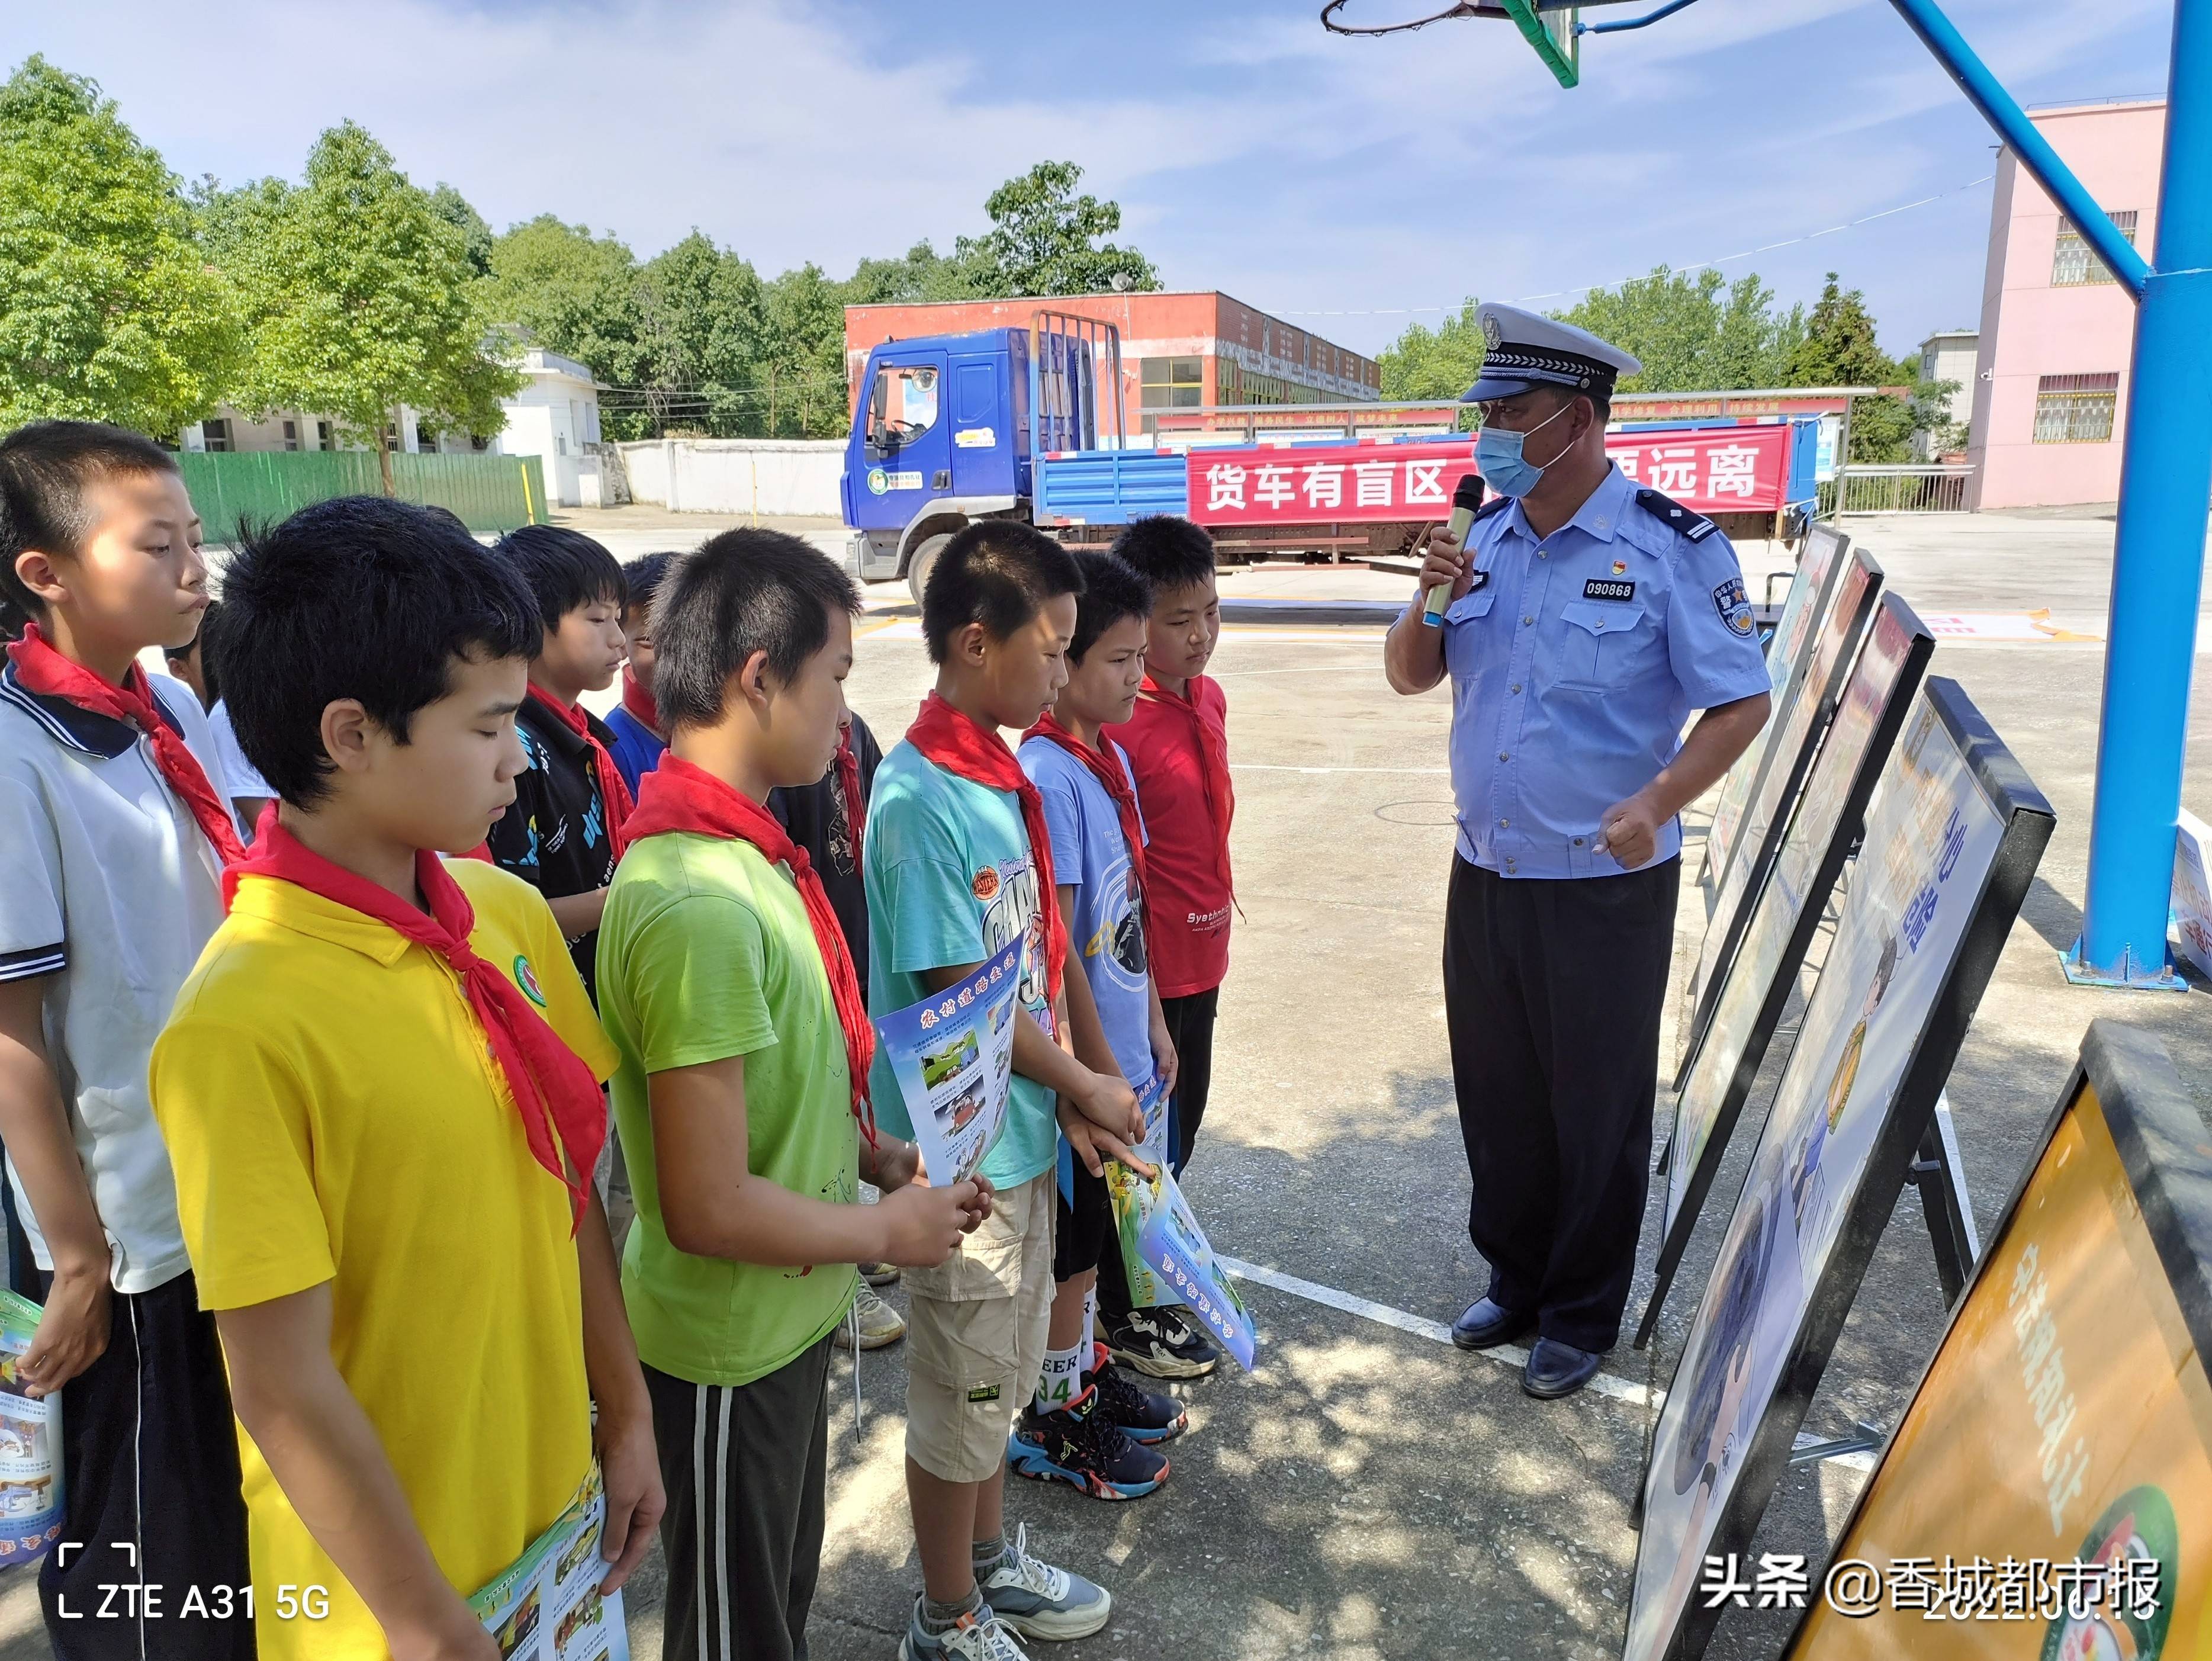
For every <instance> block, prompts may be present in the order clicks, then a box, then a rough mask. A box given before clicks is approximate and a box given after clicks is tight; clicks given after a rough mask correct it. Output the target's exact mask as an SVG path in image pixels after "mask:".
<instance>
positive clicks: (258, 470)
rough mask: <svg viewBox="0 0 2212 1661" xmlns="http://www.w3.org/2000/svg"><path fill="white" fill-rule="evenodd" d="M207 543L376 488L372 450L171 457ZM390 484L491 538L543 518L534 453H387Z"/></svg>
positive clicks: (402, 495) (379, 486) (379, 487)
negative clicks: (249, 524) (246, 525)
mask: <svg viewBox="0 0 2212 1661" xmlns="http://www.w3.org/2000/svg"><path fill="white" fill-rule="evenodd" d="M177 465H178V466H179V468H181V469H182V470H183V472H184V476H185V489H186V490H190V491H191V496H192V506H193V507H195V508H197V509H199V514H200V519H201V521H202V523H203V524H204V526H205V527H206V531H205V534H206V538H207V540H208V541H210V542H229V541H232V540H234V538H236V536H237V533H238V526H239V525H240V522H241V521H243V520H252V521H253V522H255V523H257V524H273V523H275V522H276V520H280V519H283V518H284V517H286V516H287V515H288V514H292V513H294V512H295V511H296V510H297V509H299V508H304V507H306V506H307V505H308V504H309V503H310V502H327V501H329V500H330V498H331V497H332V496H377V495H380V494H381V493H382V491H383V489H384V485H383V482H382V480H381V479H380V478H379V477H378V473H377V466H376V453H375V452H374V451H373V450H277V451H249V452H245V453H225V454H219V455H217V454H209V453H204V452H200V451H193V450H187V451H185V453H182V454H180V455H179V456H178V458H177ZM392 490H393V492H394V494H396V495H397V496H398V497H399V499H400V500H401V501H403V502H419V503H421V504H422V505H423V506H425V507H439V508H452V509H453V512H455V513H457V514H459V515H460V516H461V520H462V522H463V523H464V524H465V525H466V526H468V527H469V529H471V531H475V532H480V533H489V534H493V535H496V534H498V533H499V532H504V531H512V530H513V528H514V527H515V526H518V525H532V524H539V523H543V522H544V519H545V517H546V514H545V470H544V465H543V464H542V463H541V462H540V461H539V459H538V458H537V457H536V456H489V455H407V454H404V453H401V454H398V455H394V456H393V457H392Z"/></svg>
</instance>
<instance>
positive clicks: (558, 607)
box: [271, 525, 629, 783]
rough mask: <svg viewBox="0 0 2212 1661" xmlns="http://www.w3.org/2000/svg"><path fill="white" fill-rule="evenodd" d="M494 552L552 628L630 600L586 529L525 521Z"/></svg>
mask: <svg viewBox="0 0 2212 1661" xmlns="http://www.w3.org/2000/svg"><path fill="white" fill-rule="evenodd" d="M469 539H470V540H471V542H473V541H475V540H476V538H473V537H471V538H469ZM492 551H493V552H494V553H495V554H497V555H498V556H499V557H501V559H503V560H505V561H506V562H507V563H508V564H509V565H510V566H512V567H513V569H515V570H517V571H519V572H520V573H521V574H522V580H523V581H524V582H525V583H526V584H528V585H529V587H530V592H531V593H532V596H534V597H535V598H536V599H537V601H538V618H539V619H540V620H541V621H542V622H544V624H545V626H546V627H547V628H548V629H558V628H559V627H560V626H561V619H562V618H564V617H567V616H568V613H569V612H571V611H579V610H580V609H582V608H583V607H584V606H586V605H592V604H594V603H597V602H600V601H604V602H605V603H606V604H607V605H623V604H625V603H627V601H628V600H629V583H628V582H627V581H624V580H623V568H622V567H621V565H619V564H618V563H617V562H616V560H615V557H614V556H613V555H612V554H611V553H609V552H608V551H606V550H605V548H604V547H602V546H601V545H599V544H598V543H596V542H594V541H592V538H589V537H587V536H586V535H585V534H584V533H583V532H581V531H571V530H568V528H567V527H565V526H559V525H526V526H523V527H522V528H521V529H520V530H518V531H509V532H507V534H506V535H505V536H503V537H501V538H500V539H499V540H498V541H497V542H495V543H494V544H493V545H492ZM271 782H272V783H273V782H274V781H273V780H272V781H271Z"/></svg>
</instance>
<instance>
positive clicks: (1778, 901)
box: [1636, 594, 1936, 1349]
mask: <svg viewBox="0 0 2212 1661" xmlns="http://www.w3.org/2000/svg"><path fill="white" fill-rule="evenodd" d="M1935 650H1936V640H1935V636H1933V635H1932V634H1931V633H1930V632H1929V629H1928V627H1927V625H1926V624H1923V623H1922V622H1921V621H1920V619H1919V618H1918V617H1917V616H1916V615H1915V614H1914V612H1913V611H1912V608H1911V606H1909V605H1906V604H1905V602H1904V601H1903V600H1902V599H1899V598H1898V596H1896V595H1895V594H1885V595H1884V596H1882V600H1881V610H1880V611H1879V612H1878V613H1877V615H1876V617H1875V624H1874V627H1873V628H1872V629H1871V630H1869V631H1868V634H1867V640H1866V644H1865V646H1864V647H1863V648H1862V649H1861V651H1860V653H1859V657H1858V662H1857V666H1855V667H1854V668H1853V670H1852V672H1851V678H1850V682H1849V684H1847V685H1846V686H1845V688H1844V695H1843V697H1842V698H1841V700H1840V701H1839V702H1838V706H1837V709H1836V715H1835V719H1834V721H1832V723H1831V724H1830V726H1829V728H1828V734H1827V739H1826V742H1825V743H1824V744H1823V745H1821V746H1820V755H1819V757H1818V758H1817V759H1816V760H1815V761H1814V764H1813V768H1812V771H1811V772H1810V773H1809V774H1808V776H1807V779H1806V783H1805V789H1804V792H1803V794H1802V797H1801V798H1800V800H1799V801H1798V805H1797V809H1796V812H1795V813H1794V814H1793V815H1792V816H1791V818H1790V826H1789V830H1788V831H1787V832H1786V834H1785V835H1784V837H1783V838H1782V841H1781V847H1780V849H1779V851H1778V854H1777V855H1776V858H1775V860H1774V861H1773V869H1772V872H1771V874H1770V875H1769V877H1768V879H1767V880H1766V883H1765V886H1764V887H1763V888H1762V890H1761V891H1760V892H1759V901H1758V905H1757V907H1756V909H1755V910H1753V913H1752V916H1751V920H1750V923H1749V925H1748V927H1747V928H1746V929H1745V931H1744V934H1743V939H1742V944H1741V949H1740V950H1739V951H1738V952H1736V953H1735V957H1734V959H1733V961H1732V963H1731V964H1730V965H1729V970H1728V972H1727V975H1726V977H1725V978H1724V980H1723V982H1722V983H1721V984H1720V986H1719V988H1718V995H1717V997H1716V998H1715V1000H1714V1013H1713V1016H1712V1019H1711V1024H1710V1025H1708V1026H1707V1027H1706V1029H1705V1032H1704V1034H1703V1041H1702V1042H1701V1043H1696V1044H1695V1045H1694V1046H1693V1047H1692V1050H1691V1052H1690V1061H1689V1065H1688V1069H1687V1071H1688V1082H1687V1084H1686V1086H1685V1087H1684V1088H1683V1090H1682V1092H1681V1094H1680V1096H1679V1097H1678V1098H1676V1101H1675V1104H1674V1134H1673V1135H1672V1136H1671V1137H1670V1139H1669V1141H1668V1147H1669V1150H1670V1152H1669V1153H1668V1165H1667V1177H1668V1183H1667V1200H1666V1204H1665V1207H1664V1208H1663V1211H1662V1217H1663V1221H1662V1236H1661V1243H1660V1250H1659V1262H1658V1267H1657V1272H1656V1282H1655V1284H1654V1286H1653V1288H1652V1293H1651V1301H1650V1304H1649V1305H1647V1306H1646V1307H1645V1309H1644V1319H1643V1322H1642V1323H1641V1324H1640V1325H1639V1326H1638V1329H1637V1334H1636V1347H1637V1348H1638V1349H1641V1348H1644V1344H1645V1343H1646V1342H1649V1340H1650V1335H1651V1331H1652V1329H1653V1327H1654V1326H1655V1325H1656V1324H1657V1322H1658V1319H1659V1310H1660V1306H1661V1305H1662V1304H1663V1303H1664V1302H1665V1301H1666V1298H1667V1293H1668V1288H1669V1287H1671V1286H1672V1285H1673V1284H1674V1271H1675V1269H1676V1268H1677V1267H1678V1266H1679V1265H1680V1262H1681V1261H1682V1253H1683V1250H1684V1249H1685V1248H1686V1247H1687V1246H1688V1244H1689V1242H1690V1235H1691V1233H1692V1231H1693V1230H1694V1229H1695V1228H1696V1227H1697V1223H1698V1216H1699V1212H1700V1211H1701V1210H1702V1209H1703V1208H1704V1205H1705V1195H1706V1193H1707V1191H1708V1190H1709V1189H1711V1186H1712V1181H1713V1177H1714V1175H1715V1174H1716V1173H1717V1171H1718V1170H1719V1169H1720V1163H1721V1159H1722V1157H1723V1155H1724V1154H1725V1153H1726V1152H1727V1149H1728V1143H1729V1136H1730V1135H1731V1134H1733V1132H1734V1131H1735V1122H1736V1118H1737V1116H1738V1115H1739V1114H1741V1111H1742V1110H1743V1104H1744V1102H1745V1100H1746V1099H1747V1098H1748V1097H1749V1096H1750V1094H1751V1087H1752V1083H1753V1080H1755V1079H1756V1078H1757V1076H1758V1074H1759V1067H1760V1065H1761V1063H1762V1062H1764V1061H1765V1056H1766V1050H1767V1045H1768V1043H1770V1041H1771V1039H1772V1037H1773V1035H1774V1031H1775V1029H1776V1027H1777V1026H1778V1025H1779V1024H1780V1022H1781V1019H1782V1013H1783V1010H1784V1007H1786V1006H1787V1005H1788V1003H1789V1000H1790V989H1792V988H1793V987H1794V986H1795V985H1796V980H1797V970H1798V968H1799V965H1800V964H1802V963H1803V962H1804V960H1805V952H1806V949H1807V947H1808V946H1809V945H1810V944H1811V942H1812V938H1813V933H1814V929H1815V928H1818V927H1819V926H1820V915H1821V912H1822V910H1824V909H1825V908H1826V905H1827V903H1828V896H1829V894H1830V893H1831V892H1832V891H1833V889H1834V887H1835V885H1836V880H1837V878H1838V876H1839V875H1840V874H1841V873H1842V871H1843V868H1844V861H1845V859H1846V858H1847V857H1848V856H1849V855H1850V849H1851V846H1852V844H1853V843H1855V842H1857V839H1858V835H1859V831H1860V828H1861V826H1862V825H1863V823H1864V821H1865V816H1866V806H1867V799H1868V798H1869V796H1871V795H1872V794H1874V788H1875V780H1876V779H1877V778H1879V777H1880V776H1881V770H1882V768H1883V766H1884V764H1886V763H1887V761H1888V759H1889V753H1890V751H1891V749H1892V748H1893V746H1894V745H1895V744H1896V742H1897V735H1898V733H1899V729H1900V728H1902V727H1903V726H1904V725H1905V713H1906V711H1907V710H1908V709H1911V706H1912V703H1913V699H1914V697H1915V696H1916V695H1917V693H1918V692H1919V690H1920V682H1921V678H1922V677H1923V675H1924V674H1925V673H1926V672H1927V669H1928V660H1929V658H1930V657H1931V656H1933V655H1934V654H1935Z"/></svg>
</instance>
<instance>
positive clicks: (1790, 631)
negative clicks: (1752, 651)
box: [1698, 525, 1850, 885]
mask: <svg viewBox="0 0 2212 1661" xmlns="http://www.w3.org/2000/svg"><path fill="white" fill-rule="evenodd" d="M1849 547H1850V538H1849V537H1847V536H1845V535H1844V533H1843V532H1840V531H1838V530H1837V529H1836V528H1835V527H1834V526H1829V525H1815V526H1813V527H1812V528H1811V529H1810V530H1808V531H1807V532H1805V545H1804V547H1803V549H1802V551H1800V553H1799V554H1798V557H1797V575H1796V576H1795V577H1793V578H1792V579H1791V580H1790V593H1789V594H1788V595H1787V596H1786V597H1785V598H1784V600H1783V602H1782V616H1781V618H1780V620H1779V621H1778V623H1777V624H1775V629H1774V636H1773V638H1772V639H1771V640H1769V641H1768V642H1766V672H1767V678H1768V679H1769V680H1771V682H1772V683H1773V687H1774V707H1773V709H1771V710H1769V711H1768V712H1767V716H1766V725H1765V726H1764V727H1761V728H1760V729H1759V736H1758V737H1757V738H1755V739H1753V740H1752V741H1751V743H1750V744H1749V745H1747V746H1746V748H1745V750H1744V752H1743V754H1741V756H1738V757H1736V760H1735V766H1733V767H1731V768H1729V770H1728V776H1726V777H1725V778H1723V780H1722V781H1721V788H1720V794H1719V796H1718V797H1717V799H1716V800H1715V801H1714V804H1713V822H1712V824H1711V825H1710V826H1708V827H1707V828H1706V831H1705V864H1704V866H1703V867H1700V869H1699V873H1698V880H1699V882H1701V883H1705V884H1713V885H1717V884H1718V883H1719V881H1720V879H1721V877H1722V875H1723V873H1724V871H1725V868H1726V865H1727V861H1728V858H1729V854H1730V852H1731V851H1732V849H1733V846H1734V843H1735V831H1736V825H1737V822H1738V821H1739V820H1740V819H1741V818H1742V816H1743V810H1744V806H1745V804H1746V803H1747V802H1748V801H1749V800H1751V794H1752V791H1753V788H1755V787H1756V786H1757V784H1758V783H1759V772H1760V770H1762V769H1763V768H1764V767H1765V764H1766V757H1767V753H1768V751H1769V749H1770V748H1771V745H1772V742H1773V739H1774V735H1775V734H1776V733H1778V732H1780V731H1781V730H1782V723H1783V721H1784V719H1785V718H1786V717H1787V716H1788V715H1789V713H1790V703H1792V701H1793V700H1795V698H1796V696H1797V687H1798V684H1799V683H1800V682H1802V680H1803V678H1804V677H1805V672H1806V670H1807V669H1808V667H1809V666H1810V660H1811V657H1812V652H1813V642H1814V639H1815V637H1816V636H1817V634H1818V628H1817V625H1818V624H1819V623H1820V619H1821V618H1824V617H1826V615H1827V612H1828V608H1829V606H1830V605H1832V603H1833V601H1834V599H1835V587H1836V580H1837V578H1838V577H1839V576H1841V575H1843V571H1844V564H1845V561H1844V551H1845V550H1846V549H1848V548H1849Z"/></svg>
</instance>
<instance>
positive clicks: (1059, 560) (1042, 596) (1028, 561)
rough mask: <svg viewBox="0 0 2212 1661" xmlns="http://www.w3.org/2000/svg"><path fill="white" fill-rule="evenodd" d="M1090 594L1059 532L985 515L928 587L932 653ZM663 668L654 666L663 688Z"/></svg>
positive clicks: (925, 608)
mask: <svg viewBox="0 0 2212 1661" xmlns="http://www.w3.org/2000/svg"><path fill="white" fill-rule="evenodd" d="M1081 593H1083V572H1082V569H1081V568H1080V567H1079V566H1078V565H1077V564H1076V563H1075V557H1074V556H1073V554H1071V553H1069V552H1068V551H1067V550H1066V549H1065V548H1063V547H1061V546H1060V544H1059V543H1058V542H1057V541H1055V540H1054V538H1051V537H1048V536H1047V535H1046V534H1045V533H1044V532H1042V531H1040V530H1038V529H1037V528H1036V526H1034V525H1024V523H1022V521H1021V520H1018V519H981V520H976V521H975V523H974V524H973V525H970V526H966V527H965V528H963V529H962V530H961V531H959V532H956V533H955V534H954V536H953V538H952V540H951V541H950V542H948V543H946V544H945V551H944V552H943V553H941V554H939V556H938V557H937V565H936V569H933V570H932V571H931V572H930V574H929V583H928V586H927V587H925V588H924V589H923V590H922V594H921V632H922V636H923V638H924V639H926V640H927V642H929V660H930V661H931V662H932V663H942V662H944V661H945V652H946V650H947V649H948V648H950V647H951V643H952V636H954V635H956V634H957V633H958V632H959V631H960V630H963V629H965V628H966V627H967V626H968V625H969V624H971V623H980V624H982V625H983V632H984V633H985V634H987V635H988V636H990V637H991V638H992V639H993V640H1005V639H1006V637H1007V636H1010V635H1012V634H1015V633H1017V632H1018V631H1019V630H1023V629H1025V628H1027V627H1028V626H1029V625H1030V622H1031V621H1032V620H1033V619H1034V618H1036V614H1037V613H1038V612H1039V611H1042V610H1044V608H1045V605H1046V603H1047V602H1048V601H1050V600H1054V599H1059V598H1060V596H1061V595H1062V594H1075V595H1080V594H1081ZM656 638H657V637H656ZM659 673H660V672H659V670H658V669H655V670H654V671H653V677H654V679H653V684H654V686H655V687H656V689H657V688H658V687H659Z"/></svg>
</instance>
